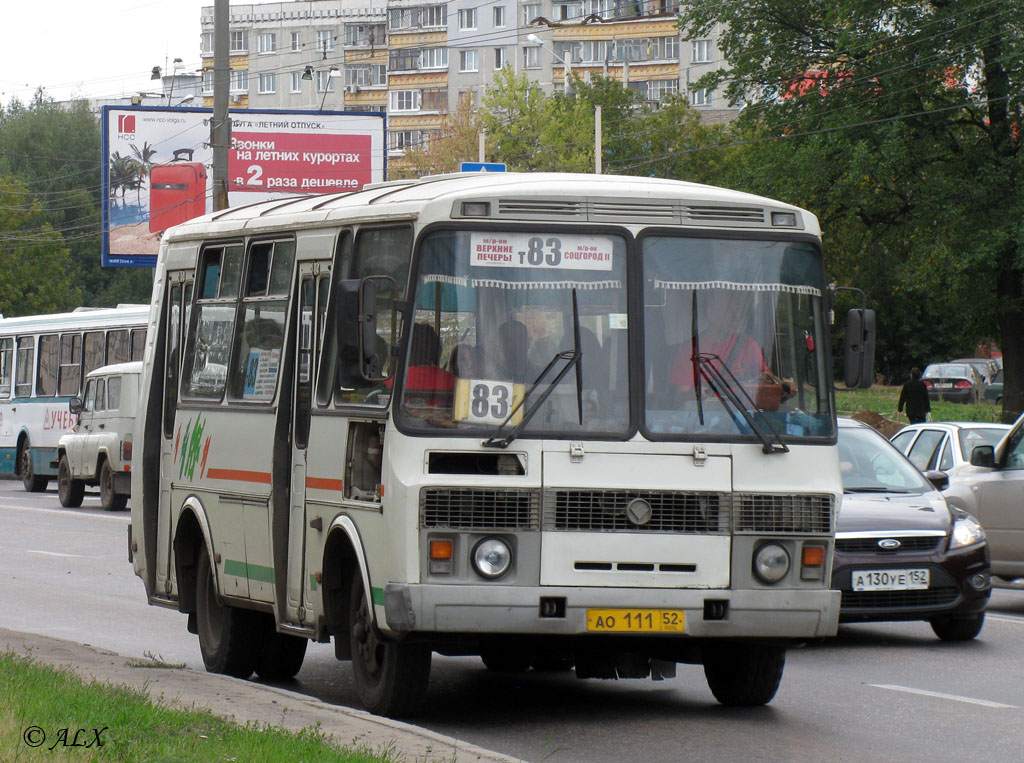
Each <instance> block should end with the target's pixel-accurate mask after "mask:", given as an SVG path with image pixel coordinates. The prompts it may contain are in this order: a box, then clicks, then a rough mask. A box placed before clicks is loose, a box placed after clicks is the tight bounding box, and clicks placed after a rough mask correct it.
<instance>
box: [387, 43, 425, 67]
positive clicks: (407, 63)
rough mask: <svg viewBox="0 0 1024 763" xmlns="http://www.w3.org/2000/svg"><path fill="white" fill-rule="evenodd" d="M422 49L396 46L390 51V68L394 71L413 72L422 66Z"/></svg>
mask: <svg viewBox="0 0 1024 763" xmlns="http://www.w3.org/2000/svg"><path fill="white" fill-rule="evenodd" d="M421 52H422V51H421V50H420V49H419V48H394V49H392V50H391V52H390V53H388V69H390V70H391V71H393V72H412V71H416V70H417V69H419V68H420V60H421V58H422V57H421V55H420V53H421Z"/></svg>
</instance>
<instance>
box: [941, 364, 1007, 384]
mask: <svg viewBox="0 0 1024 763" xmlns="http://www.w3.org/2000/svg"><path fill="white" fill-rule="evenodd" d="M949 362H950V363H966V364H967V365H969V366H971V367H973V368H974V370H975V371H977V372H978V373H979V374H981V378H982V381H984V382H985V384H986V386H987V385H989V384H991V383H992V377H993V376H995V375H996V373H997V372H998V371H999V369H1000V368H1001V366H1000V365H999V363H998V362H996V361H995V360H993V359H992V358H957V359H956V360H951V361H949Z"/></svg>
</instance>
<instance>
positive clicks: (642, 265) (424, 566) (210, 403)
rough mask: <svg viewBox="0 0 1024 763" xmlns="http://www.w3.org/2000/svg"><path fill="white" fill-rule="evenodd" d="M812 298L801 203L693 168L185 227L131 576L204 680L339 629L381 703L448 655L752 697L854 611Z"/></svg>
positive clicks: (431, 183) (371, 696)
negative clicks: (698, 681)
mask: <svg viewBox="0 0 1024 763" xmlns="http://www.w3.org/2000/svg"><path fill="white" fill-rule="evenodd" d="M828 314H829V308H828V305H827V294H826V292H825V277H824V269H823V258H822V252H821V247H820V234H819V227H818V222H817V220H816V218H815V217H814V216H813V215H812V214H810V213H808V212H806V211H804V210H802V209H798V208H796V207H793V206H789V205H786V204H782V203H779V202H774V201H770V200H768V199H765V198H760V197H756V196H752V195H748V194H741V193H735V192H731V191H727V190H722V189H719V188H712V187H707V186H701V185H694V184H690V183H683V182H677V181H667V180H654V179H648V178H626V177H613V176H590V175H562V174H516V173H509V174H462V175H450V176H441V177H435V178H424V179H422V180H419V181H412V180H410V181H397V182H389V183H384V184H380V185H375V186H370V187H367V188H365V189H363V190H361V191H358V192H353V193H349V194H337V195H330V196H317V197H315V198H314V197H310V198H301V199H291V200H284V201H282V200H279V201H271V202H266V203H260V204H254V205H252V206H247V207H242V208H239V209H231V210H225V211H222V212H218V213H214V214H212V215H207V216H205V217H203V218H199V219H196V220H193V221H190V222H188V223H185V224H183V225H181V226H178V227H176V228H173V229H171V230H169V231H168V232H167V233H166V235H165V237H164V240H163V243H162V245H161V250H160V254H159V258H158V264H157V268H156V274H155V283H154V290H153V307H152V313H151V316H150V324H149V329H150V333H149V340H148V343H147V347H146V353H145V358H144V370H143V377H142V383H141V388H142V390H141V399H140V408H139V413H138V416H137V418H136V430H135V465H136V468H135V470H134V471H133V473H132V474H133V476H132V496H133V499H134V500H133V502H132V503H133V505H132V524H131V528H130V538H129V548H130V554H131V556H132V560H133V563H134V569H135V571H136V573H137V574H138V575H139V576H140V577H141V578H142V579H143V581H144V582H145V586H146V591H147V594H148V598H149V601H150V603H152V604H157V605H162V606H167V607H173V608H175V609H178V610H179V611H181V612H184V613H187V614H188V629H189V630H190V631H191V632H192V633H196V634H198V636H199V645H200V649H201V652H202V655H203V659H204V662H205V664H206V667H207V669H208V670H210V671H214V672H220V673H227V674H230V675H234V676H240V677H248V676H249V675H251V674H252V673H253V672H256V673H258V674H259V675H260V676H263V677H264V678H277V679H279V678H283V677H291V676H293V675H295V674H296V673H297V672H298V670H299V669H300V667H301V665H302V660H303V656H304V653H305V650H306V644H307V642H308V640H310V639H311V640H314V641H318V642H328V641H330V640H331V639H332V638H333V641H334V647H335V653H336V655H337V657H338V658H339V659H342V660H351V661H352V663H353V675H354V680H355V685H356V687H357V688H358V692H359V695H360V698H361V701H362V702H363V703H364V705H365V706H366V707H367V708H368V709H369V710H371V711H372V712H375V713H380V714H386V715H391V716H401V715H408V714H411V713H414V712H415V711H416V709H417V707H419V706H420V704H421V702H422V701H423V699H424V695H425V693H426V689H427V681H428V676H429V671H430V661H431V655H432V653H433V652H437V653H439V654H443V655H479V656H481V657H482V659H483V663H484V665H485V666H486V667H488V668H490V669H496V670H525V669H529V668H530V667H531V666H533V667H535V668H545V667H563V668H570V667H574V668H575V671H576V673H577V675H579V676H580V677H602V678H612V677H619V678H626V677H630V678H638V677H646V676H650V677H653V678H655V679H658V678H664V677H668V676H672V675H674V673H675V665H676V663H678V662H684V663H692V664H703V666H704V671H705V674H706V677H707V681H708V684H709V686H710V688H711V689H712V691H713V692H714V694H715V696H716V697H717V698H718V699H719V700H720V701H721V702H724V703H726V704H741V705H742V704H761V703H765V702H768V701H769V700H770V699H771V698H772V697H773V696H774V694H775V691H776V688H777V686H778V682H779V679H780V678H781V675H782V670H783V665H784V662H785V647H786V644H787V643H788V642H790V641H791V640H793V639H805V638H810V637H818V636H829V635H832V634H834V633H835V630H836V627H837V622H838V615H839V592H837V591H832V590H830V588H829V582H830V568H831V562H832V547H833V533H834V526H835V516H836V512H837V509H838V503H839V500H840V496H841V494H842V488H841V483H840V474H839V464H838V458H837V451H836V424H835V412H834V403H833V393H832V373H831V368H830V362H831V360H830V349H829V347H830V339H829V328H828V325H827V316H828ZM758 353H759V354H758ZM848 354H850V356H851V357H852V358H854V359H856V358H857V357H858V356H857V348H856V347H854V348H853V349H852V350H851V351H850V353H848ZM748 377H749V378H748Z"/></svg>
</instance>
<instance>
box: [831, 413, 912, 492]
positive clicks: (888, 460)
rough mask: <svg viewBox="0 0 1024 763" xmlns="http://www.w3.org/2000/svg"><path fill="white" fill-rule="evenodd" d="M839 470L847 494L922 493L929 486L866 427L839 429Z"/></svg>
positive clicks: (877, 435)
mask: <svg viewBox="0 0 1024 763" xmlns="http://www.w3.org/2000/svg"><path fill="white" fill-rule="evenodd" d="M839 468H840V470H841V472H842V477H843V490H845V491H846V492H848V493H872V492H877V493H883V492H884V493H923V492H926V491H930V490H932V486H931V484H930V483H929V482H928V481H927V480H926V479H925V478H924V475H922V474H921V472H919V471H918V470H917V469H915V468H914V466H913V464H911V463H910V462H909V461H907V459H906V458H904V457H903V454H901V453H900V452H899V451H898V450H897V449H896V448H895V447H894V446H893V445H892V443H890V442H889V441H888V440H886V439H885V438H884V437H882V435H880V434H878V432H876V431H874V430H873V429H868V428H866V427H840V428H839Z"/></svg>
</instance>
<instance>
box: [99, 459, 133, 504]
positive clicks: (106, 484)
mask: <svg viewBox="0 0 1024 763" xmlns="http://www.w3.org/2000/svg"><path fill="white" fill-rule="evenodd" d="M127 505H128V496H127V495H125V494H124V493H118V492H117V491H116V490H115V489H114V470H113V469H111V468H110V462H109V461H104V462H103V466H101V467H100V506H102V507H103V508H104V509H106V510H107V511H120V510H121V509H123V508H124V507H125V506H127Z"/></svg>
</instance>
